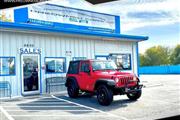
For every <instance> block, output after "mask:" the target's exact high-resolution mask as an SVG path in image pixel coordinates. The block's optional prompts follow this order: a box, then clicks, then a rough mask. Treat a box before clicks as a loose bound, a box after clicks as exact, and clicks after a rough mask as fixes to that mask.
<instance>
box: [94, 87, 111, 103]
mask: <svg viewBox="0 0 180 120" xmlns="http://www.w3.org/2000/svg"><path fill="white" fill-rule="evenodd" d="M97 99H98V102H99V104H100V105H104V106H108V105H110V104H111V102H112V101H113V91H112V90H111V89H110V88H108V87H107V86H105V85H100V86H99V87H98V88H97Z"/></svg>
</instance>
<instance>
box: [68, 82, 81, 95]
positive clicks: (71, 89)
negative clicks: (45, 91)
mask: <svg viewBox="0 0 180 120" xmlns="http://www.w3.org/2000/svg"><path fill="white" fill-rule="evenodd" d="M67 91H68V95H69V97H71V98H77V97H78V95H79V88H78V87H77V86H76V84H75V83H74V82H73V81H70V82H69V83H68V85H67Z"/></svg>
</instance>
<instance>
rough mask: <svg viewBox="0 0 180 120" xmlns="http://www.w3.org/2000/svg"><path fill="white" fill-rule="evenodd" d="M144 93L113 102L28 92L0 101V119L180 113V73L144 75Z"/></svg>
mask: <svg viewBox="0 0 180 120" xmlns="http://www.w3.org/2000/svg"><path fill="white" fill-rule="evenodd" d="M140 78H141V81H142V83H143V84H144V85H145V87H144V88H143V94H142V97H141V98H140V99H139V100H137V101H129V100H128V98H127V97H126V96H115V97H114V102H113V103H112V104H111V105H110V106H101V105H99V104H98V102H97V100H96V97H95V96H94V97H90V96H88V95H82V96H81V97H79V98H78V99H71V98H69V97H68V96H67V95H66V94H53V95H43V96H29V97H23V98H16V99H11V100H6V101H1V105H0V120H59V119H61V120H69V119H71V120H81V119H85V120H151V119H159V118H164V117H169V116H176V115H180V75H142V76H140Z"/></svg>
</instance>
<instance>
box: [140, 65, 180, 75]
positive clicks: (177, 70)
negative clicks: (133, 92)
mask: <svg viewBox="0 0 180 120" xmlns="http://www.w3.org/2000/svg"><path fill="white" fill-rule="evenodd" d="M139 73H140V74H180V65H178V66H175V65H174V66H150V67H149V66H147V67H139Z"/></svg>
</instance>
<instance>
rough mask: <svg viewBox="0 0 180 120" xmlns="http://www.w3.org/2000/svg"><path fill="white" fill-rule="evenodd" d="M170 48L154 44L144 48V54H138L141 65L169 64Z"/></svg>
mask: <svg viewBox="0 0 180 120" xmlns="http://www.w3.org/2000/svg"><path fill="white" fill-rule="evenodd" d="M169 54H170V50H169V48H167V47H163V46H154V47H151V48H149V49H147V50H146V52H145V54H144V55H140V65H141V66H155V65H167V64H170V60H169Z"/></svg>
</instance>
